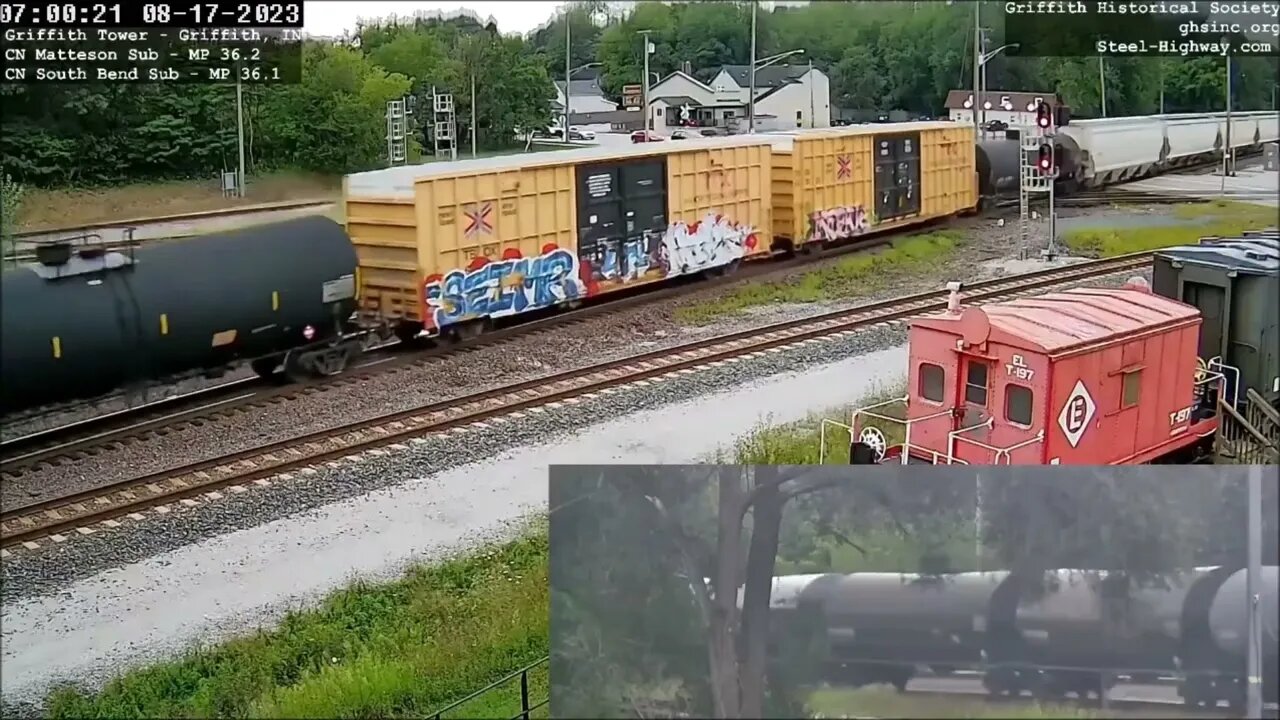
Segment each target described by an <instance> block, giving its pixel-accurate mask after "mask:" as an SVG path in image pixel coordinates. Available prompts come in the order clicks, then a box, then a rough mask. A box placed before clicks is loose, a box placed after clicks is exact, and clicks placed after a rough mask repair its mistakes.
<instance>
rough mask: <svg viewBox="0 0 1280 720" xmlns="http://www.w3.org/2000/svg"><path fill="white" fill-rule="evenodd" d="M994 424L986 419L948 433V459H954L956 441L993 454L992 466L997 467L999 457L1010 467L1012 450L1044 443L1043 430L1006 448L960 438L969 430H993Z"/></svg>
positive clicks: (991, 419) (992, 420)
mask: <svg viewBox="0 0 1280 720" xmlns="http://www.w3.org/2000/svg"><path fill="white" fill-rule="evenodd" d="M995 424H996V421H995V418H987V419H986V420H985V421H983V422H980V423H978V424H977V425H971V426H969V427H966V428H960V429H959V430H954V431H952V432H951V433H949V434H948V436H947V455H948V457H955V449H956V446H955V444H956V441H961V442H967V443H969V444H971V445H976V446H977V447H980V448H982V449H983V450H988V451H990V452H993V453H995V459H994V461H993V462H992V463H991V464H992V465H999V464H1000V458H1001V457H1004V458H1005V460H1006V463H1005V464H1006V465H1012V464H1013V458H1012V453H1013V451H1014V450H1020V449H1022V448H1024V447H1027V446H1028V445H1034V444H1035V443H1039V442H1044V429H1043V428H1042V429H1041V430H1040V432H1038V433H1036V434H1035V436H1034V437H1029V438H1027V439H1026V440H1022V441H1020V442H1016V443H1014V444H1012V445H1009V446H1007V447H997V446H995V445H989V444H987V443H984V442H982V441H980V440H974V439H973V438H969V437H960V434H961V433H966V432H969V431H970V430H977V429H978V428H982V427H986V428H993V427H995Z"/></svg>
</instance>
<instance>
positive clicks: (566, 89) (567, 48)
mask: <svg viewBox="0 0 1280 720" xmlns="http://www.w3.org/2000/svg"><path fill="white" fill-rule="evenodd" d="M645 42H646V48H647V47H648V45H647V43H648V41H645ZM571 47H572V45H570V43H569V11H568V10H567V9H566V10H565V11H564V124H563V125H561V127H560V129H561V130H562V131H563V132H564V137H562V138H560V139H561V140H564V141H565V142H569V68H570V67H571V66H570V64H569V63H571V62H572V61H573V60H572V58H573V56H572V55H571V54H570V48H571ZM645 61H646V62H648V57H647V56H646V58H645ZM646 82H647V78H646ZM647 97H648V95H647V93H646V100H647ZM645 111H646V112H647V111H648V108H647V107H646V108H645Z"/></svg>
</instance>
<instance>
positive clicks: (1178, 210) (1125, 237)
mask: <svg viewBox="0 0 1280 720" xmlns="http://www.w3.org/2000/svg"><path fill="white" fill-rule="evenodd" d="M1276 213H1277V211H1276V208H1273V207H1266V206H1264V205H1254V204H1252V203H1243V202H1237V201H1234V200H1212V201H1210V202H1206V203H1194V204H1187V205H1178V206H1176V207H1174V209H1173V216H1174V217H1175V218H1176V219H1178V220H1184V221H1187V222H1185V223H1183V224H1171V225H1156V226H1146V227H1132V228H1081V229H1079V230H1071V231H1069V232H1067V233H1065V234H1064V235H1063V241H1064V242H1066V244H1067V247H1069V248H1071V249H1072V251H1074V252H1075V253H1076V254H1078V255H1087V256H1090V257H1113V256H1115V255H1126V254H1128V253H1134V252H1142V251H1145V250H1158V249H1160V248H1165V247H1172V246H1175V245H1187V244H1194V243H1196V242H1197V241H1199V240H1200V238H1202V237H1206V236H1209V235H1226V236H1230V235H1239V234H1241V233H1243V232H1244V231H1246V230H1261V229H1263V228H1266V227H1271V226H1274V225H1275V224H1276Z"/></svg>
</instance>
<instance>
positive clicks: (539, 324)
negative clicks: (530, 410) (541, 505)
mask: <svg viewBox="0 0 1280 720" xmlns="http://www.w3.org/2000/svg"><path fill="white" fill-rule="evenodd" d="M929 230H930V228H929V227H924V228H919V229H913V230H910V231H907V232H905V233H899V234H895V235H891V236H883V237H871V238H869V239H868V240H867V241H865V242H855V243H849V244H846V245H843V246H840V247H833V248H831V249H830V250H829V251H828V252H826V253H824V254H822V255H821V256H815V257H805V256H798V257H795V258H792V259H789V260H782V261H779V262H775V263H767V264H766V263H754V264H750V265H745V266H743V267H742V268H741V269H739V271H738V272H737V273H734V274H732V275H729V276H725V277H720V278H714V279H711V280H709V281H697V279H696V278H695V277H693V276H690V277H688V278H679V279H677V280H676V281H674V282H672V283H670V284H668V285H666V286H664V287H660V288H649V287H646V286H638V287H636V288H634V289H630V290H624V291H621V292H616V293H611V294H610V295H608V296H606V297H604V298H601V299H600V301H598V302H596V303H593V304H589V305H586V306H583V307H581V308H578V309H576V310H569V311H559V312H555V311H538V312H532V313H527V314H526V315H525V316H522V317H516V318H511V319H509V320H507V321H505V322H504V323H503V324H502V325H501V326H498V327H495V328H494V329H493V330H492V331H491V332H488V333H485V334H483V335H481V336H479V337H476V338H471V339H468V340H464V341H461V342H457V343H452V344H444V345H438V346H435V345H433V346H430V347H428V348H427V349H425V350H414V349H413V347H412V346H404V347H398V346H397V345H396V344H395V343H389V344H388V345H384V346H375V347H373V348H370V349H369V350H368V351H366V354H365V355H364V356H362V358H361V361H360V362H359V363H358V364H357V365H356V366H355V367H353V368H351V369H349V370H348V371H347V372H345V373H343V374H341V375H338V376H335V377H330V378H318V379H315V380H309V381H305V382H300V383H295V384H290V385H286V386H283V387H281V386H273V385H272V384H271V383H269V382H267V381H264V380H261V379H259V378H257V377H252V378H246V379H244V380H236V381H232V382H229V383H224V384H221V385H216V386H214V387H211V388H206V389H204V390H198V391H195V392H192V393H187V394H184V395H179V396H174V397H171V398H164V399H162V400H158V401H155V402H153V403H147V404H143V405H139V406H137V407H134V408H130V409H127V410H121V411H118V412H113V413H108V414H103V415H98V416H95V417H92V418H88V419H85V420H81V421H77V422H74V423H68V424H66V425H59V426H57V427H53V428H50V429H48V430H42V431H38V432H33V433H30V434H27V435H22V436H19V437H16V438H13V439H10V440H7V441H4V442H0V479H4V480H14V479H17V478H20V477H21V476H22V475H24V474H26V473H27V472H30V471H31V470H32V469H35V468H39V467H43V466H53V467H58V466H65V465H69V464H73V463H75V462H77V461H79V460H81V459H83V458H84V457H86V456H88V455H93V454H96V453H97V452H98V451H99V450H100V449H101V448H103V447H107V446H112V445H117V444H121V443H134V442H138V441H145V440H147V439H149V438H151V437H154V436H156V435H157V434H163V433H169V432H173V431H174V430H176V429H179V428H181V427H183V426H185V425H190V424H194V423H200V422H205V421H211V420H213V419H215V418H218V417H229V416H232V415H235V414H243V413H244V412H247V411H249V410H252V409H255V408H261V407H265V406H268V405H271V404H278V403H281V402H284V401H287V400H291V399H294V398H297V397H301V396H303V395H306V394H313V393H317V392H328V391H330V390H336V389H339V388H343V387H350V386H351V385H354V384H357V383H359V382H361V381H362V380H364V379H366V378H368V377H370V376H372V375H375V374H379V375H380V374H385V373H389V372H397V371H405V370H410V369H414V368H420V367H422V366H423V364H424V363H433V362H439V361H440V360H442V359H444V358H445V357H448V356H452V355H456V354H459V353H467V352H474V351H476V350H479V349H481V348H485V347H490V346H494V345H501V344H504V343H508V342H511V341H513V340H516V339H518V338H521V337H524V336H526V335H529V334H532V333H535V332H539V331H543V330H547V329H550V328H554V327H564V326H568V325H572V324H575V323H582V322H585V321H587V320H589V319H591V318H594V317H598V316H602V315H605V314H609V313H616V312H620V311H622V310H626V309H630V308H634V307H637V306H639V305H646V304H649V303H655V302H659V301H662V300H669V299H672V298H676V297H680V296H682V295H684V294H685V293H687V292H688V291H689V289H690V288H689V286H690V284H692V283H695V282H696V283H697V284H696V289H697V290H705V289H710V288H715V287H719V286H721V285H731V284H736V283H742V282H745V281H748V280H751V279H755V278H762V277H767V276H770V275H779V274H785V273H788V272H792V271H795V270H796V269H799V268H801V267H803V266H805V265H807V264H809V263H811V262H813V261H814V260H816V259H819V258H820V259H824V260H826V259H832V258H836V257H839V256H842V255H846V254H850V253H854V252H862V251H865V250H867V249H871V248H874V247H879V246H882V245H885V244H887V243H889V242H890V241H891V240H893V239H894V238H896V237H900V236H903V235H909V234H912V233H917V232H928V231H929ZM120 397H121V396H119V395H115V396H109V397H106V398H102V399H99V400H97V401H95V402H105V401H108V400H113V399H119V398H120ZM81 408H83V406H80V407H76V406H72V407H69V408H66V409H61V410H59V411H57V412H72V411H75V410H77V409H81ZM54 414H56V413H48V415H54ZM30 419H32V418H30V417H28V418H6V421H8V422H19V421H24V420H30Z"/></svg>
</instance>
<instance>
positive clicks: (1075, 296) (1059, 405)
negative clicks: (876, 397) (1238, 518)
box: [850, 281, 1222, 465]
mask: <svg viewBox="0 0 1280 720" xmlns="http://www.w3.org/2000/svg"><path fill="white" fill-rule="evenodd" d="M1200 324H1201V320H1200V313H1199V311H1198V310H1197V309H1196V308H1195V307H1192V306H1190V305H1185V304H1183V303H1180V302H1177V301H1175V300H1170V299H1168V298H1164V297H1160V296H1158V295H1153V294H1152V293H1151V292H1150V289H1149V288H1147V287H1146V286H1145V283H1144V282H1139V281H1134V282H1131V283H1130V284H1129V285H1126V286H1125V287H1124V288H1108V289H1096V288H1080V289H1074V290H1065V291H1062V292H1054V293H1049V294H1045V295H1039V296H1035V297H1026V298H1019V299H1015V300H1008V301H1005V302H998V303H992V304H989V305H985V306H974V307H967V308H963V309H961V308H960V307H959V302H958V296H957V295H956V294H955V292H954V291H953V295H952V302H951V303H950V307H949V309H948V310H947V311H945V312H943V313H938V314H934V315H928V316H924V317H921V318H917V319H915V320H913V321H912V323H911V330H910V334H909V342H910V346H909V349H908V355H909V358H910V367H909V370H908V374H907V387H908V393H907V398H906V415H905V417H906V419H905V421H904V420H901V419H895V418H892V417H890V416H888V415H885V414H882V413H877V412H876V410H877V407H878V406H873V407H869V408H863V409H861V410H858V411H856V412H855V413H854V416H853V419H852V422H851V423H850V425H851V427H852V428H853V433H854V438H855V442H854V443H853V446H852V449H851V456H855V457H852V458H851V459H852V461H853V462H877V461H879V462H884V461H896V462H902V463H907V462H923V463H955V462H959V463H966V464H976V465H994V464H1015V465H1028V464H1036V465H1040V464H1048V465H1057V464H1080V465H1120V464H1124V465H1132V464H1141V463H1150V462H1171V461H1186V460H1188V459H1189V457H1194V456H1195V455H1196V454H1198V453H1199V452H1201V451H1202V450H1203V449H1204V448H1205V447H1207V446H1208V444H1209V443H1210V442H1211V440H1212V437H1213V434H1214V432H1215V431H1216V430H1217V427H1218V418H1217V416H1216V404H1215V403H1216V397H1217V394H1218V393H1219V392H1221V387H1222V385H1221V383H1222V374H1221V373H1218V372H1209V371H1207V370H1206V368H1205V367H1204V366H1203V365H1201V364H1200V363H1199V359H1198V357H1197V353H1196V348H1197V345H1198V339H1199V333H1200ZM892 425H896V426H897V427H896V430H897V431H898V432H896V433H895V432H889V431H890V426H892ZM891 435H897V436H898V437H901V438H902V440H901V443H900V444H894V445H893V446H890V444H889V442H888V441H887V440H886V438H887V437H889V436H891Z"/></svg>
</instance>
